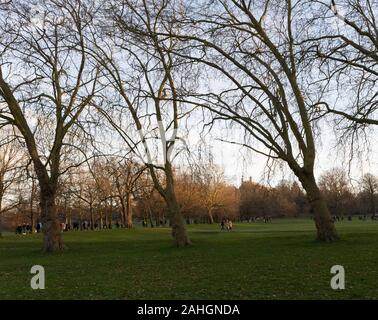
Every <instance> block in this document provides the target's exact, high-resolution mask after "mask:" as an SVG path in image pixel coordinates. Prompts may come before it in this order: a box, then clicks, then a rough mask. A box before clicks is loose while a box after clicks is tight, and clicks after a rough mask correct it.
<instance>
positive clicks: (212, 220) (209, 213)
mask: <svg viewBox="0 0 378 320" xmlns="http://www.w3.org/2000/svg"><path fill="white" fill-rule="evenodd" d="M207 215H208V216H209V223H210V224H213V223H214V218H213V209H212V208H210V209H209V210H207Z"/></svg>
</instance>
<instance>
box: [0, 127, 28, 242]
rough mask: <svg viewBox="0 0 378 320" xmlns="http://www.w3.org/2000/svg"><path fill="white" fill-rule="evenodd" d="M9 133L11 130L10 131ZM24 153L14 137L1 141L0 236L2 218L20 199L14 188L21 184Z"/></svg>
mask: <svg viewBox="0 0 378 320" xmlns="http://www.w3.org/2000/svg"><path fill="white" fill-rule="evenodd" d="M8 133H9V132H8ZM21 162H22V155H21V154H20V152H19V149H18V146H17V144H16V143H15V141H14V140H12V138H10V139H9V138H8V137H5V138H4V139H1V141H0V236H1V234H2V233H1V227H2V223H1V220H2V219H1V218H2V215H3V214H4V213H6V212H7V211H9V210H12V209H14V208H15V207H16V206H17V204H18V199H17V198H15V197H13V192H12V188H14V187H15V185H16V184H19V182H20V178H21V173H22V170H23V168H22V166H21Z"/></svg>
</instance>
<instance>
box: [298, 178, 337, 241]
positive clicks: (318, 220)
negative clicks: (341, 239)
mask: <svg viewBox="0 0 378 320" xmlns="http://www.w3.org/2000/svg"><path fill="white" fill-rule="evenodd" d="M299 179H300V181H301V183H302V186H303V188H304V189H305V191H306V195H307V199H308V202H309V204H310V206H311V209H312V210H313V212H314V218H315V226H316V231H317V237H316V239H317V240H319V241H324V242H332V241H335V240H337V239H338V236H337V233H336V228H335V224H334V222H333V220H332V218H331V214H330V212H329V210H328V207H327V204H326V202H325V200H324V198H323V196H322V194H321V192H320V189H319V187H318V185H317V183H316V180H315V177H314V175H313V174H301V175H300V176H299Z"/></svg>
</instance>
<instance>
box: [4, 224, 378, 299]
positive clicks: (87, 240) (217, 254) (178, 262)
mask: <svg viewBox="0 0 378 320" xmlns="http://www.w3.org/2000/svg"><path fill="white" fill-rule="evenodd" d="M234 229H235V230H234V231H232V232H229V233H227V232H220V231H219V227H218V226H217V225H191V226H189V230H190V236H191V238H192V240H193V243H194V245H193V246H192V247H190V248H183V249H177V248H174V247H173V246H172V244H171V239H170V231H169V229H168V228H154V229H142V228H136V229H134V230H112V231H110V230H108V231H106V230H104V231H93V232H90V231H87V232H69V233H65V234H64V236H65V244H66V246H67V247H68V248H67V250H66V251H65V252H64V253H57V254H54V255H44V254H42V253H41V251H40V247H41V237H40V235H34V236H16V235H6V236H5V237H3V238H2V239H0V299H377V298H378V222H376V221H357V220H355V221H352V222H349V221H343V222H338V223H337V229H338V232H339V235H340V237H341V240H340V241H339V242H337V243H332V244H321V243H317V242H315V241H314V240H313V239H314V225H313V222H312V221H311V220H310V219H307V220H303V219H298V220H280V221H274V222H273V223H271V224H264V223H251V224H247V223H245V224H235V226H234ZM36 264H39V265H42V266H44V267H45V271H46V289H45V290H32V289H31V288H30V279H31V277H32V275H31V274H30V268H31V267H32V266H33V265H36ZM336 264H339V265H343V266H344V268H345V273H346V289H345V290H339V291H334V290H332V289H331V288H330V285H329V283H330V279H331V277H332V275H331V274H330V268H331V266H333V265H336Z"/></svg>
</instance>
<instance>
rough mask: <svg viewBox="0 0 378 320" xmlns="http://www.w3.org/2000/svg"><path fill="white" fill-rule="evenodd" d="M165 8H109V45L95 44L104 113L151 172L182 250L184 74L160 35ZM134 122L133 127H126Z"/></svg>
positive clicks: (185, 241)
mask: <svg viewBox="0 0 378 320" xmlns="http://www.w3.org/2000/svg"><path fill="white" fill-rule="evenodd" d="M166 4H167V3H166V2H165V1H163V2H161V3H156V2H150V1H142V2H136V1H126V0H125V1H117V2H114V3H111V4H110V8H109V9H108V10H107V14H108V17H109V20H110V27H109V28H108V29H106V28H105V29H106V30H107V38H106V39H107V41H106V43H105V42H100V41H99V40H98V39H97V41H96V38H95V39H94V41H96V45H97V52H96V57H97V59H98V61H99V62H100V63H101V65H102V66H103V67H104V69H105V74H106V76H107V77H108V81H109V82H110V83H111V85H112V89H110V93H108V94H109V95H110V97H108V98H107V99H106V100H105V101H104V103H103V105H102V106H101V108H99V109H101V110H100V112H101V114H102V115H103V116H104V117H105V118H106V119H107V120H108V121H109V123H110V124H111V125H112V126H113V127H114V128H115V129H116V131H117V132H118V133H119V134H120V136H121V138H122V139H123V140H124V142H125V143H126V145H127V147H128V149H129V150H131V151H132V152H134V154H136V155H138V156H139V157H140V159H142V161H143V163H144V164H145V166H146V167H147V168H148V170H149V172H150V174H151V177H152V181H153V183H154V186H155V188H156V189H157V190H158V192H159V193H160V195H161V196H162V197H163V198H164V199H165V201H166V204H167V207H168V210H169V213H170V222H171V225H172V236H173V238H174V242H175V244H176V246H179V247H181V246H187V245H189V244H190V240H189V237H188V234H187V231H186V227H185V221H184V219H183V216H182V214H181V212H180V207H179V204H178V201H177V197H176V194H175V189H174V175H173V168H172V161H173V159H174V156H175V155H174V153H173V152H174V151H177V150H179V149H178V148H177V143H178V140H179V137H178V136H177V134H178V130H179V121H180V119H182V118H183V117H184V116H185V113H184V112H183V106H182V104H180V103H179V102H178V92H179V91H180V89H181V87H182V86H183V85H184V82H183V79H182V78H180V77H182V76H183V73H178V72H177V69H178V68H179V67H181V66H180V63H179V61H178V59H177V58H175V57H173V55H172V54H171V51H172V49H173V47H174V46H176V44H177V41H176V40H174V39H173V38H171V39H169V38H168V39H167V38H166V37H158V36H156V33H157V30H158V29H160V28H162V27H163V26H161V25H160V22H159V19H160V15H163V14H166V11H167V10H169V9H171V8H167V7H166ZM172 27H173V26H172ZM103 28H104V27H103ZM114 28H115V29H114ZM106 106H108V107H109V106H110V108H106ZM109 111H111V113H110V112H109ZM130 121H131V123H132V127H131V126H129V127H127V126H125V123H130ZM132 132H134V135H133V134H132ZM169 136H170V137H169ZM159 143H161V144H160V145H159ZM140 147H142V150H139V149H140ZM154 155H156V157H154Z"/></svg>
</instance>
